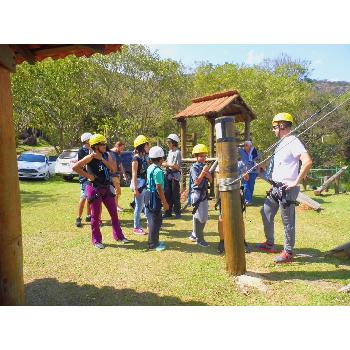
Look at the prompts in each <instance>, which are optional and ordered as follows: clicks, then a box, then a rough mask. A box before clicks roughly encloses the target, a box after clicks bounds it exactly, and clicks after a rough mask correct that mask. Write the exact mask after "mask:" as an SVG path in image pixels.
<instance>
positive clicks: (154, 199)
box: [145, 166, 162, 213]
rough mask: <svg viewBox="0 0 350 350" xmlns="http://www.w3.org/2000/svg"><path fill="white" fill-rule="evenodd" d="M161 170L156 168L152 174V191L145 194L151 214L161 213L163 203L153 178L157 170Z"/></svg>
mask: <svg viewBox="0 0 350 350" xmlns="http://www.w3.org/2000/svg"><path fill="white" fill-rule="evenodd" d="M157 168H158V169H161V168H160V167H159V166H155V167H154V169H153V170H152V172H151V174H150V186H149V187H150V189H149V190H147V191H146V193H145V206H146V208H147V209H148V210H149V211H150V212H151V213H159V212H160V210H161V208H162V202H161V200H160V198H159V195H158V191H157V187H156V184H155V181H154V178H153V173H154V171H155V170H156V169H157Z"/></svg>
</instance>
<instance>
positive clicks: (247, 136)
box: [244, 115, 251, 141]
mask: <svg viewBox="0 0 350 350" xmlns="http://www.w3.org/2000/svg"><path fill="white" fill-rule="evenodd" d="M250 122H251V119H250V115H247V117H246V120H245V121H244V141H247V140H250Z"/></svg>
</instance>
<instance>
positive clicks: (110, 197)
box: [73, 133, 212, 251]
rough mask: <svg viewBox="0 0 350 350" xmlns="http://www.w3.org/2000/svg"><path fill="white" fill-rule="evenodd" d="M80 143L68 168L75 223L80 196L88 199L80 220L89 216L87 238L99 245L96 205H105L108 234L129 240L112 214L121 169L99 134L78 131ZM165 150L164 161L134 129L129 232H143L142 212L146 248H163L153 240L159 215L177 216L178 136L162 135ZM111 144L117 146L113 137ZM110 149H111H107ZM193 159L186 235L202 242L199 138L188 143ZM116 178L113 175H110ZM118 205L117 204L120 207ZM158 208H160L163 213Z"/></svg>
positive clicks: (203, 181)
mask: <svg viewBox="0 0 350 350" xmlns="http://www.w3.org/2000/svg"><path fill="white" fill-rule="evenodd" d="M81 140H82V142H83V147H82V148H81V149H80V150H79V158H78V159H79V160H78V162H77V163H76V164H75V165H74V166H73V170H74V171H76V172H77V173H78V174H79V182H80V186H81V200H80V205H79V216H78V218H77V221H76V224H77V226H81V216H82V211H83V207H84V204H85V201H86V200H87V201H88V209H87V210H88V211H87V217H86V221H87V222H91V230H92V243H93V245H94V246H95V247H96V248H99V249H102V248H104V245H103V243H102V235H101V230H100V226H101V219H100V216H101V209H102V203H103V204H104V205H105V206H106V208H107V210H108V212H109V214H110V216H111V221H112V230H113V238H114V239H115V240H117V241H120V242H122V243H129V242H130V241H129V240H128V239H126V237H125V236H124V234H123V232H122V229H121V226H120V222H119V219H118V205H117V201H116V200H115V198H114V197H115V196H117V198H118V195H120V176H121V174H122V173H123V174H124V176H125V173H124V170H123V168H122V167H120V164H118V163H121V161H120V162H118V160H117V159H116V156H115V155H114V154H113V153H112V152H113V151H114V150H113V149H112V150H110V151H108V152H107V140H106V138H105V137H104V136H103V135H101V134H94V135H91V134H89V133H84V134H83V135H82V137H81ZM167 143H168V147H169V152H168V156H167V159H166V161H164V157H165V154H164V150H163V149H162V148H161V147H159V146H154V147H152V148H150V147H149V142H148V139H147V138H146V137H145V136H144V135H139V136H138V137H137V138H136V139H135V140H134V157H133V159H132V179H131V185H130V188H131V190H132V191H133V194H134V229H133V232H134V234H138V235H143V234H147V232H146V231H144V230H143V229H142V228H141V224H140V216H141V213H142V212H144V214H145V216H146V219H147V226H148V248H149V249H150V250H153V249H155V250H157V251H161V250H164V249H166V247H165V245H164V243H163V242H160V241H159V231H160V229H161V226H162V220H163V218H170V217H172V214H173V212H174V214H175V216H174V218H175V219H179V218H181V212H180V209H181V205H180V178H181V161H182V160H181V152H180V151H179V149H178V143H179V137H178V136H177V135H176V134H170V135H169V136H168V137H167ZM115 147H118V143H117V144H116V146H115ZM111 151H112V152H111ZM192 154H193V155H194V156H195V157H196V162H195V163H194V164H193V165H192V166H191V170H190V179H191V192H190V198H191V203H192V205H193V208H194V209H193V230H192V233H191V235H190V237H189V238H190V239H191V240H192V241H194V242H196V243H197V244H198V245H200V246H202V247H207V246H208V243H207V242H206V241H205V239H204V235H203V230H204V226H205V224H206V221H207V220H208V195H207V192H208V182H209V181H211V180H212V175H211V173H210V172H209V168H208V165H206V157H207V154H208V149H207V147H206V146H205V145H202V144H199V145H196V146H195V147H194V148H193V152H192ZM116 178H117V179H116ZM120 210H121V209H120ZM163 212H164V214H163Z"/></svg>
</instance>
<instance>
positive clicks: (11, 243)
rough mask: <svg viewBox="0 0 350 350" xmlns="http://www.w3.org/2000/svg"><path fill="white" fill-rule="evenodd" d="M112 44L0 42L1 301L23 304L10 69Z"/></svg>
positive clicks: (106, 50) (111, 48)
mask: <svg viewBox="0 0 350 350" xmlns="http://www.w3.org/2000/svg"><path fill="white" fill-rule="evenodd" d="M121 46H122V45H121V44H113V45H85V44H79V45H71V44H57V45H41V44H30V45H0V149H1V152H0V174H1V177H2V179H3V181H1V183H0V193H1V195H0V227H1V230H0V305H21V304H24V283H23V249H22V233H21V204H20V194H19V183H18V172H17V158H16V142H15V131H14V127H13V118H12V96H11V78H10V73H11V72H15V70H16V65H17V64H20V63H22V62H24V61H27V62H29V63H31V64H34V63H35V62H38V61H41V60H43V59H45V58H48V57H51V58H53V59H59V58H64V57H66V56H67V55H71V54H73V55H75V56H77V57H81V56H86V57H89V56H91V55H92V54H94V53H97V52H98V53H101V54H109V53H111V52H116V51H118V50H120V49H121Z"/></svg>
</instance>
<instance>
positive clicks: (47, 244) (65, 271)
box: [20, 179, 350, 305]
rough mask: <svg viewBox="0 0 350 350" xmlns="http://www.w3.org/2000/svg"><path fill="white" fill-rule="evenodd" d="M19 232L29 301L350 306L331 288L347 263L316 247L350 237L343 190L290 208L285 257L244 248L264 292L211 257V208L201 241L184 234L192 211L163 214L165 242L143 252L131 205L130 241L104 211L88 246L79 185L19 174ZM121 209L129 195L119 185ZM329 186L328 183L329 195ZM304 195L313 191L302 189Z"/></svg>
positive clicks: (252, 236) (252, 238)
mask: <svg viewBox="0 0 350 350" xmlns="http://www.w3.org/2000/svg"><path fill="white" fill-rule="evenodd" d="M20 187H21V199H22V230H23V244H24V279H25V286H26V301H27V304H29V305H350V295H349V294H341V293H338V292H337V290H338V289H339V288H340V287H341V286H343V285H345V284H347V283H349V282H350V266H349V263H348V262H346V261H340V260H337V259H332V258H323V257H322V254H323V252H325V251H327V250H329V249H331V248H333V247H334V246H336V245H338V244H342V243H344V242H347V241H349V226H350V216H349V210H348V208H349V198H350V197H349V196H348V195H345V194H342V195H331V194H327V195H325V196H322V197H317V200H318V201H320V202H321V203H322V207H323V208H324V209H325V210H323V211H322V212H320V213H316V212H314V211H309V210H306V211H303V210H301V209H300V208H298V209H297V240H296V253H297V254H308V255H311V257H307V256H306V257H302V256H301V257H298V258H297V259H296V261H295V262H294V263H292V264H288V265H283V266H280V265H278V266H276V265H274V264H273V263H272V258H273V256H272V255H269V254H264V253H260V252H252V253H251V254H248V255H246V260H247V269H248V270H249V271H253V272H256V273H259V274H261V275H262V276H263V277H265V278H266V282H265V283H266V284H267V285H268V291H267V292H266V293H263V292H260V291H258V290H254V289H252V290H249V292H248V293H246V294H243V293H242V292H241V291H240V290H239V289H238V287H237V286H236V284H235V283H234V281H233V278H232V277H230V276H229V275H228V274H227V273H226V271H225V260H224V257H222V256H219V255H217V253H216V246H217V242H218V234H217V216H218V214H217V212H216V211H214V210H213V209H212V210H211V211H210V221H209V222H208V223H207V226H206V230H205V231H206V238H207V240H208V242H209V243H210V247H209V248H207V249H204V248H200V247H197V246H196V245H194V244H193V243H191V242H190V241H189V240H188V238H187V237H188V235H189V233H190V230H191V215H190V212H187V213H186V214H185V215H184V217H183V220H179V221H172V220H166V221H165V222H164V226H163V230H162V233H161V240H163V241H165V243H166V244H167V246H168V250H166V251H164V252H154V251H152V252H148V251H147V250H146V242H147V237H144V236H141V237H140V236H135V235H133V234H132V231H131V230H132V211H131V210H130V209H127V210H126V211H124V212H123V213H122V214H121V215H120V218H121V224H122V227H123V228H124V232H125V235H126V237H127V238H129V239H132V240H133V243H132V244H130V245H120V244H117V243H116V242H114V241H113V240H112V234H111V227H110V223H109V221H108V216H107V211H106V210H105V209H104V211H103V219H104V220H107V221H104V222H105V225H104V226H103V227H102V234H103V238H104V243H105V244H106V249H104V250H97V249H94V248H93V247H92V245H91V234H90V227H89V226H88V225H84V227H83V228H80V229H79V228H76V227H75V226H74V220H75V217H76V210H77V204H78V201H79V184H78V183H77V182H72V183H68V182H63V181H62V180H60V179H52V180H50V181H47V182H37V181H23V182H21V184H20ZM265 190H266V185H265V184H264V183H261V182H260V181H258V182H257V188H256V195H255V202H256V205H255V206H253V207H249V208H248V211H247V214H246V217H245V222H246V237H247V241H248V243H250V244H251V245H253V244H255V243H257V242H261V241H262V240H263V239H264V234H263V228H262V222H261V218H260V213H259V210H260V206H261V203H262V202H263V199H264V196H263V194H264V191H265ZM122 192H123V194H122V200H121V204H122V206H123V207H124V208H128V203H129V202H130V200H131V193H130V190H129V189H128V188H123V190H122ZM332 192H333V191H330V193H332ZM308 194H309V195H311V193H308ZM276 243H277V244H279V246H280V247H281V245H282V243H283V234H282V226H281V220H280V218H279V217H278V218H277V220H276Z"/></svg>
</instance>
